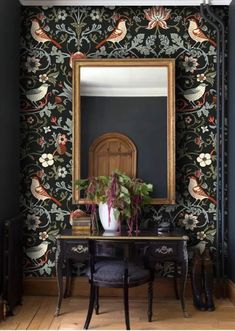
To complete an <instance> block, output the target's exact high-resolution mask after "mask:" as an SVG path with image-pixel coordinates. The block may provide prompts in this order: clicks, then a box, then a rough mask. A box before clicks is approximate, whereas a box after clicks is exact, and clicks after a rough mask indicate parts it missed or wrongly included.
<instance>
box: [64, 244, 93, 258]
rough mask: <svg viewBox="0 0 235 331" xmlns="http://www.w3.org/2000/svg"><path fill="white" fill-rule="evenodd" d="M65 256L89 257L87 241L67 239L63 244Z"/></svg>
mask: <svg viewBox="0 0 235 331" xmlns="http://www.w3.org/2000/svg"><path fill="white" fill-rule="evenodd" d="M65 256H66V258H69V259H74V260H84V259H88V258H89V250H88V242H87V241H86V240H81V241H77V240H76V241H69V242H66V244H65Z"/></svg>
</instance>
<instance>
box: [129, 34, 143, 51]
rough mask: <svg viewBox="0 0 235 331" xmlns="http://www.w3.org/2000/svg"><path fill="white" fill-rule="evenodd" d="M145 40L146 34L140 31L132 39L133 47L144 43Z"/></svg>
mask: <svg viewBox="0 0 235 331" xmlns="http://www.w3.org/2000/svg"><path fill="white" fill-rule="evenodd" d="M143 41H144V34H143V33H139V34H137V36H136V37H135V38H134V39H133V40H132V42H131V47H132V48H134V47H136V46H138V45H139V44H142V43H143Z"/></svg>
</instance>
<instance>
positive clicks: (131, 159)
mask: <svg viewBox="0 0 235 331" xmlns="http://www.w3.org/2000/svg"><path fill="white" fill-rule="evenodd" d="M136 160H137V150H136V147H135V144H134V143H133V141H132V140H131V139H130V138H128V137H127V136H126V135H124V134H121V133H117V132H110V133H105V134H103V135H102V136H100V137H98V138H97V139H95V140H94V141H93V143H92V144H91V146H90V148H89V176H101V175H102V176H109V175H110V174H111V172H112V171H113V170H115V169H119V170H121V171H123V172H125V173H126V174H127V175H128V176H130V177H135V176H136Z"/></svg>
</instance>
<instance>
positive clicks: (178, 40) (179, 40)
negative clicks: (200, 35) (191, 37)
mask: <svg viewBox="0 0 235 331" xmlns="http://www.w3.org/2000/svg"><path fill="white" fill-rule="evenodd" d="M171 40H172V42H173V43H174V44H176V45H178V46H179V47H184V42H183V40H182V38H181V37H180V36H179V35H178V34H177V33H171Z"/></svg>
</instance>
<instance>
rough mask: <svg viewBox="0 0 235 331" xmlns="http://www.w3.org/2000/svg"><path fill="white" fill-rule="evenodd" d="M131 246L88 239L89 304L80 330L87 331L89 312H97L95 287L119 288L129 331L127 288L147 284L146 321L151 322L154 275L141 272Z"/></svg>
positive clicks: (149, 272) (141, 263)
mask: <svg viewBox="0 0 235 331" xmlns="http://www.w3.org/2000/svg"><path fill="white" fill-rule="evenodd" d="M133 252H134V243H133V245H130V243H125V242H124V241H120V240H117V241H116V240H115V241H113V240H112V241H109V240H102V241H101V240H90V241H89V254H90V268H89V271H88V277H89V282H90V302H89V307H88V312H87V317H86V321H85V324H84V329H88V327H89V324H90V321H91V317H92V313H93V310H94V306H95V310H96V314H98V313H99V287H110V288H123V299H124V310H125V322H126V329H127V330H130V320H129V300H128V289H129V287H135V286H139V285H142V284H145V283H148V284H149V286H148V321H149V322H151V320H152V299H153V278H154V276H153V275H154V273H153V272H152V271H150V270H147V269H145V267H144V261H140V260H142V259H141V258H140V257H139V258H138V260H139V261H136V259H135V258H131V257H133V256H134V254H133Z"/></svg>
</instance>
